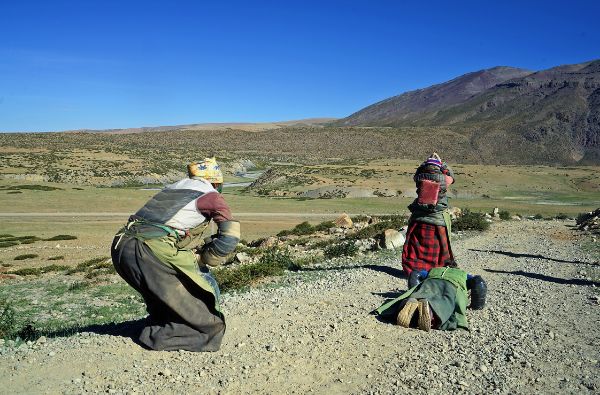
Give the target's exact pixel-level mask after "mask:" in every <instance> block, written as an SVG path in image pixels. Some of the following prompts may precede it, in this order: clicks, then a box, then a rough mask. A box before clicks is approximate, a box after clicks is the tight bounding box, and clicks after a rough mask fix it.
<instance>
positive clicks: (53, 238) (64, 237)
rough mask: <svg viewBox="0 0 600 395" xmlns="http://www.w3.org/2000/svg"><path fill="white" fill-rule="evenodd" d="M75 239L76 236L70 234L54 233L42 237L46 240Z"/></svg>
mask: <svg viewBox="0 0 600 395" xmlns="http://www.w3.org/2000/svg"><path fill="white" fill-rule="evenodd" d="M75 239H77V236H72V235H56V236H52V237H50V238H49V239H44V240H46V241H56V240H75Z"/></svg>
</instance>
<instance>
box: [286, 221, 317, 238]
mask: <svg viewBox="0 0 600 395" xmlns="http://www.w3.org/2000/svg"><path fill="white" fill-rule="evenodd" d="M314 231H315V228H314V227H313V226H312V225H311V224H309V223H308V222H307V221H304V222H302V223H300V224H298V225H296V226H295V227H294V229H292V234H294V235H298V236H302V235H308V234H311V233H313V232H314Z"/></svg>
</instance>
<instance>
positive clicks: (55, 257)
mask: <svg viewBox="0 0 600 395" xmlns="http://www.w3.org/2000/svg"><path fill="white" fill-rule="evenodd" d="M63 259H65V256H64V255H57V256H51V257H50V258H48V260H49V261H62V260H63Z"/></svg>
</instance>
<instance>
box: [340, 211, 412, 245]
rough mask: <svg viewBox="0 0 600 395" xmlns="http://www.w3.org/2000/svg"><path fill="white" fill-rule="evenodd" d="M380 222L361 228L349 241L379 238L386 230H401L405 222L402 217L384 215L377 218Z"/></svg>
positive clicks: (404, 218)
mask: <svg viewBox="0 0 600 395" xmlns="http://www.w3.org/2000/svg"><path fill="white" fill-rule="evenodd" d="M379 219H380V220H381V222H377V223H375V224H372V225H369V226H367V227H365V228H362V229H361V230H359V231H358V232H356V233H354V234H353V235H352V236H350V237H349V239H351V240H361V239H372V238H375V237H377V236H379V235H380V234H381V233H382V232H383V231H384V230H386V229H396V230H398V229H401V228H402V227H403V226H405V225H406V223H407V220H406V217H405V216H403V215H384V216H381V217H379Z"/></svg>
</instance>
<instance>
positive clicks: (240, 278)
mask: <svg viewBox="0 0 600 395" xmlns="http://www.w3.org/2000/svg"><path fill="white" fill-rule="evenodd" d="M298 269H299V266H298V265H297V264H296V263H295V262H294V261H293V259H292V257H291V255H290V253H289V252H288V251H281V250H278V249H271V250H268V251H267V252H266V253H265V254H264V255H263V256H262V257H261V258H260V259H259V261H258V262H256V263H251V264H248V265H242V266H239V267H235V268H221V269H217V270H214V271H213V272H212V274H213V276H214V277H215V279H216V280H217V283H218V284H219V288H220V289H221V291H222V292H227V291H230V290H234V289H241V288H245V287H248V286H250V285H252V284H253V283H255V282H256V281H258V280H260V279H262V278H265V277H271V276H280V275H282V274H283V273H284V272H285V270H298Z"/></svg>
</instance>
